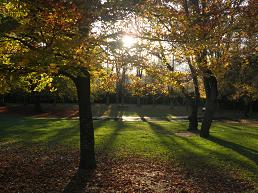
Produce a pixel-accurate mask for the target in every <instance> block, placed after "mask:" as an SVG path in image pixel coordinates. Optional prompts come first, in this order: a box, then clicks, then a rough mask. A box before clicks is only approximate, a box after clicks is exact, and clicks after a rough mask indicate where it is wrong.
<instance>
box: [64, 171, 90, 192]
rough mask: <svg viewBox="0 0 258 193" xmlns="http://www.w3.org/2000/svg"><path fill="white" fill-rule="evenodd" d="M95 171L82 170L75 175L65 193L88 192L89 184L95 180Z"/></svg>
mask: <svg viewBox="0 0 258 193" xmlns="http://www.w3.org/2000/svg"><path fill="white" fill-rule="evenodd" d="M94 174H95V170H81V169H78V171H77V172H76V173H75V174H74V176H73V177H72V179H71V180H70V182H69V183H68V184H67V185H66V186H65V188H64V191H63V193H83V192H87V183H88V182H89V181H90V180H91V179H92V178H93V176H94Z"/></svg>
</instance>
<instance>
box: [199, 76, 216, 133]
mask: <svg viewBox="0 0 258 193" xmlns="http://www.w3.org/2000/svg"><path fill="white" fill-rule="evenodd" d="M203 82H204V88H205V94H206V105H205V114H204V118H203V121H202V127H201V132H200V136H201V137H204V138H206V137H208V136H209V131H210V127H211V123H212V120H213V115H214V113H215V109H216V100H217V92H218V90H217V79H216V77H215V76H213V75H212V73H211V72H210V71H208V73H207V74H206V75H204V78H203Z"/></svg>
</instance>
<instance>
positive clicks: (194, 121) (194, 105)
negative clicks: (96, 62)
mask: <svg viewBox="0 0 258 193" xmlns="http://www.w3.org/2000/svg"><path fill="white" fill-rule="evenodd" d="M188 64H189V67H190V70H191V76H192V79H193V85H194V98H193V99H192V101H191V111H192V112H191V115H190V116H189V127H188V130H189V131H197V130H198V106H199V102H200V92H199V83H198V78H197V73H196V69H195V68H194V66H193V65H192V64H191V63H190V61H188Z"/></svg>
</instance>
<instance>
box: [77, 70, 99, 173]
mask: <svg viewBox="0 0 258 193" xmlns="http://www.w3.org/2000/svg"><path fill="white" fill-rule="evenodd" d="M74 83H75V85H76V88H77V94H78V103H79V116H80V169H93V168H95V167H96V159H95V150H94V129H93V120H92V112H91V102H90V76H89V75H87V76H85V77H76V78H74Z"/></svg>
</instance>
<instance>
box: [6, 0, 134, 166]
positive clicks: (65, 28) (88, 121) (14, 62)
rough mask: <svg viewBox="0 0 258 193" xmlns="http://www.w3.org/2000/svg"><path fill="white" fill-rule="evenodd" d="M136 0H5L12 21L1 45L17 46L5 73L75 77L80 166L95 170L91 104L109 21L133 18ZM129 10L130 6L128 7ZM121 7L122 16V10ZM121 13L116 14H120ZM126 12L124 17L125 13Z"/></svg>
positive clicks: (72, 78) (73, 78) (10, 56)
mask: <svg viewBox="0 0 258 193" xmlns="http://www.w3.org/2000/svg"><path fill="white" fill-rule="evenodd" d="M125 4H127V5H129V6H130V7H132V5H137V2H130V1H125V2H124V1H107V2H105V1H100V0H99V1H96V0H94V1H93V0H89V1H82V0H74V1H65V0H62V1H52V0H49V1H45V0H44V1H43V0H37V1H17V0H12V1H8V2H1V10H3V12H2V13H3V14H2V15H3V18H4V20H7V19H8V20H10V21H12V23H13V25H12V27H11V28H8V25H9V24H8V23H7V22H5V23H3V25H4V26H7V27H6V28H8V29H7V30H4V31H3V32H2V34H1V44H2V43H4V44H8V45H9V46H12V45H13V46H16V47H17V49H16V50H15V51H14V52H13V53H10V54H5V55H4V56H5V58H7V59H6V60H5V62H3V63H2V64H1V69H3V70H5V71H7V70H9V71H16V72H18V74H21V73H22V72H23V71H26V72H33V71H36V72H39V73H47V74H50V75H60V74H62V75H64V76H67V77H69V78H70V79H71V80H72V81H73V82H74V83H75V87H76V89H77V95H78V103H79V116H80V168H82V169H89V168H95V166H96V161H95V153H94V130H93V122H92V113H91V105H90V79H91V78H90V77H91V74H93V73H94V72H95V71H98V70H99V69H103V66H102V58H103V54H105V52H103V46H101V45H102V44H103V43H104V44H106V43H107V41H106V40H107V37H108V36H110V35H111V34H106V33H105V34H103V33H101V32H102V30H101V29H102V27H103V26H104V23H105V22H107V23H108V22H112V21H114V20H116V19H118V18H122V16H121V15H125V14H128V12H129V11H130V10H128V9H125V8H124V6H125ZM125 7H126V6H125ZM119 9H121V11H120V12H118V10H119ZM114 13H116V14H114ZM120 13H121V14H120Z"/></svg>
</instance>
